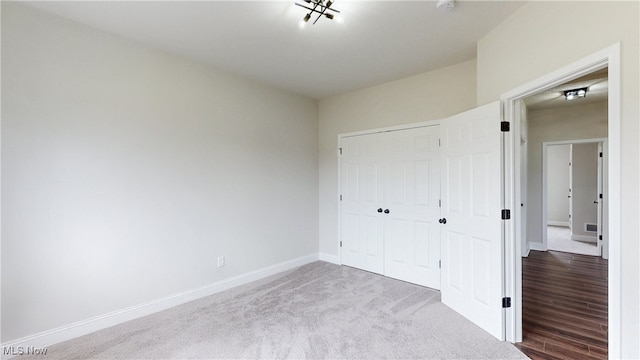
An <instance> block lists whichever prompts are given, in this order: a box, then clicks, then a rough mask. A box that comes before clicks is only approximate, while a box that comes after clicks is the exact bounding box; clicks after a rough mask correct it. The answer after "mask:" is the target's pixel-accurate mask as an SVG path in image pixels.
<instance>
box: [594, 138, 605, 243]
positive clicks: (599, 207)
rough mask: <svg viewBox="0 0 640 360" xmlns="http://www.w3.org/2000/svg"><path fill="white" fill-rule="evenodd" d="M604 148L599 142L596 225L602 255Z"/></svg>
mask: <svg viewBox="0 0 640 360" xmlns="http://www.w3.org/2000/svg"><path fill="white" fill-rule="evenodd" d="M603 151H604V150H603V146H602V143H601V142H599V143H598V193H597V194H596V200H595V203H596V204H597V205H596V206H597V210H596V211H597V215H596V218H597V225H596V230H597V234H596V236H597V239H598V251H599V253H600V255H602V254H603V249H602V236H603V235H602V202H603V192H604V191H603V188H602V184H603V180H604V179H603V168H604V166H603V157H602V156H603Z"/></svg>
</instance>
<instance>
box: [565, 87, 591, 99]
mask: <svg viewBox="0 0 640 360" xmlns="http://www.w3.org/2000/svg"><path fill="white" fill-rule="evenodd" d="M587 90H588V88H586V87H584V88H579V89H573V90H565V92H564V97H565V98H566V99H567V100H575V99H578V98H583V97H585V96H587Z"/></svg>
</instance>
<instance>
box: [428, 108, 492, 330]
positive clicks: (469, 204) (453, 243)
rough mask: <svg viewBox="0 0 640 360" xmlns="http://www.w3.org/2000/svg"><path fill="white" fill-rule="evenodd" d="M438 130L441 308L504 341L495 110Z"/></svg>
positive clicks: (473, 112) (451, 120)
mask: <svg viewBox="0 0 640 360" xmlns="http://www.w3.org/2000/svg"><path fill="white" fill-rule="evenodd" d="M440 128H441V129H440V131H441V139H442V147H441V151H442V159H443V160H442V173H443V178H442V220H443V222H444V223H442V224H441V229H442V232H441V234H442V245H441V246H442V284H441V295H442V302H443V303H444V304H445V305H447V306H449V307H451V308H452V309H454V310H456V311H457V312H459V313H460V314H462V315H463V316H464V317H466V318H468V319H469V320H471V321H472V322H474V323H475V324H476V325H478V326H480V327H481V328H483V329H484V330H486V331H487V332H489V333H490V334H492V335H493V336H495V337H496V338H498V339H504V335H503V327H504V319H503V309H502V293H503V289H502V287H503V278H502V267H503V256H502V253H503V246H502V220H501V207H500V204H501V194H502V189H501V179H502V176H501V170H502V169H501V161H502V160H501V159H502V148H501V139H502V133H501V132H500V104H499V102H496V103H492V104H488V105H485V106H482V107H479V108H477V109H474V110H471V111H468V112H465V113H462V114H459V115H456V116H453V117H450V118H448V119H445V120H444V121H442V123H441V126H440ZM445 221H446V222H445Z"/></svg>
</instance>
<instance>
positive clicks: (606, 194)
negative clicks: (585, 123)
mask: <svg viewBox="0 0 640 360" xmlns="http://www.w3.org/2000/svg"><path fill="white" fill-rule="evenodd" d="M574 144H598V146H602V147H603V148H604V149H606V148H607V138H593V139H579V140H560V141H543V142H542V209H541V210H542V248H533V247H532V248H531V250H540V251H547V249H548V247H547V226H548V223H547V214H548V213H549V211H548V209H547V206H548V205H549V204H548V200H547V190H548V183H547V182H548V180H547V175H548V168H547V160H548V154H547V150H548V148H549V146H554V145H574ZM603 153H604V154H603V159H604V157H606V156H608V155H609V154H608V152H607V151H604V152H603ZM570 158H571V162H573V158H572V157H570ZM605 164H606V162H605ZM605 171H606V168H601V167H600V161H599V160H598V183H599V182H600V177H601V176H603V175H604V178H605V179H606V174H602V173H601V172H605ZM569 179H570V180H569V184H570V186H571V188H572V194H571V200H573V182H572V180H571V175H570V176H569ZM605 185H606V181H605ZM600 186H602V184H599V185H598V191H600V190H602V189H604V188H601V187H600ZM602 197H603V199H602V200H603V202H604V203H609V199H608V198H609V192H608V191H605V192H604V193H603V196H602ZM601 204H602V202H600V204H599V205H598V206H602V205H601ZM569 208H570V209H571V206H570V207H569ZM570 214H571V216H572V217H573V211H572V210H570ZM598 218H599V216H598ZM603 218H604V219H599V220H598V232H600V231H601V229H602V222H604V220H605V219H606V216H605V217H603ZM572 220H573V219H569V222H570V224H571V233H572V234H573V221H572ZM604 237H605V236H603V238H604ZM597 243H598V244H600V241H597ZM599 250H600V255H599V256H601V257H603V255H604V254H605V251H604V248H603V247H600V248H599ZM605 259H606V257H605Z"/></svg>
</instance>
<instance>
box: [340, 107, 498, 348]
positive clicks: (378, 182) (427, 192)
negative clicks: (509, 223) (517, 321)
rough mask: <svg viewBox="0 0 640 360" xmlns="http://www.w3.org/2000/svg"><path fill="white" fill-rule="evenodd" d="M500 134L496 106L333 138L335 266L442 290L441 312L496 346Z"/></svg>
mask: <svg viewBox="0 0 640 360" xmlns="http://www.w3.org/2000/svg"><path fill="white" fill-rule="evenodd" d="M508 128H509V126H505V124H504V122H501V116H500V103H499V102H495V103H491V104H487V105H484V106H481V107H479V108H476V109H473V110H470V111H467V112H464V113H461V114H457V115H454V116H451V117H448V118H446V119H442V120H439V121H432V122H426V123H420V124H414V125H408V126H403V127H395V128H387V129H378V130H371V131H365V132H358V133H349V134H342V135H340V136H339V142H340V145H339V146H340V152H339V154H340V155H339V164H340V165H339V186H340V194H339V199H340V200H339V209H340V215H339V221H340V222H339V236H340V246H341V248H340V258H341V263H342V264H343V265H348V266H351V267H355V268H358V269H362V270H366V271H370V272H374V273H377V274H381V275H384V276H387V277H391V278H395V279H399V280H403V281H407V282H411V283H414V284H419V285H423V286H427V287H430V288H433V289H437V290H440V292H441V299H442V302H443V303H444V304H445V305H447V306H449V307H451V308H452V309H454V310H455V311H457V312H459V313H460V314H462V315H463V316H465V317H466V318H468V319H469V320H471V321H473V322H474V323H476V324H477V325H478V326H480V327H481V328H483V329H485V330H486V331H488V332H489V333H491V334H493V335H494V336H495V337H497V338H499V339H501V338H502V329H503V324H504V322H503V308H502V306H503V304H508V300H507V301H506V302H505V299H503V285H504V278H503V273H502V267H503V265H504V256H503V252H504V251H505V249H504V248H503V244H502V241H503V240H502V239H503V233H504V232H505V231H509V229H508V228H506V227H505V225H504V224H505V223H503V221H504V220H503V218H504V216H505V214H508V210H505V209H502V207H503V206H502V204H503V196H504V191H503V189H502V183H503V181H504V179H503V175H502V174H503V172H502V168H503V166H505V165H506V164H507V163H506V160H505V158H504V155H503V154H504V149H503V143H508V141H506V138H505V137H506V136H508V135H507V134H508V132H505V131H508ZM505 129H506V130H505ZM507 219H508V217H507Z"/></svg>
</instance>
